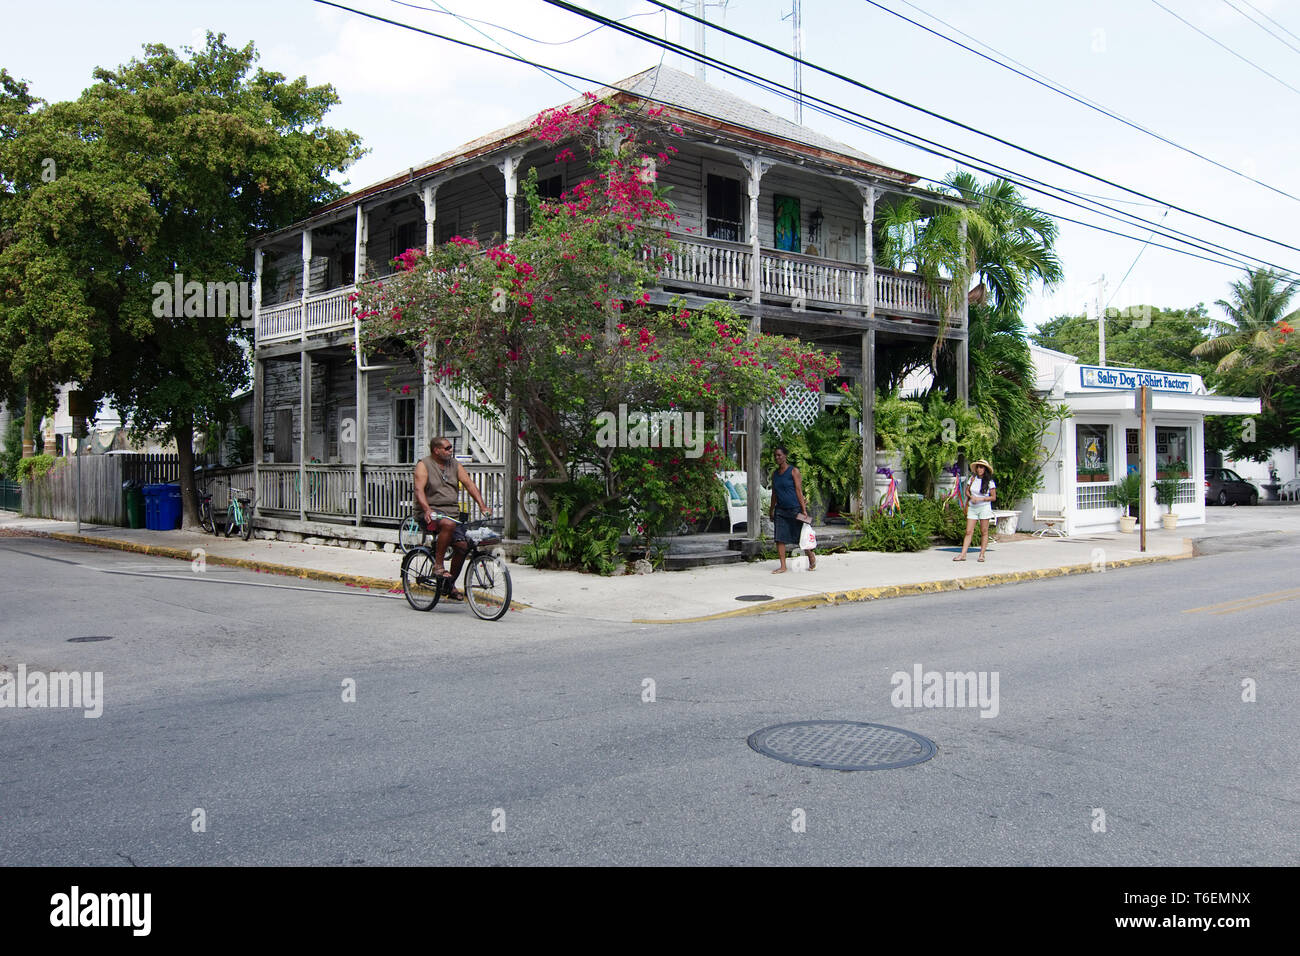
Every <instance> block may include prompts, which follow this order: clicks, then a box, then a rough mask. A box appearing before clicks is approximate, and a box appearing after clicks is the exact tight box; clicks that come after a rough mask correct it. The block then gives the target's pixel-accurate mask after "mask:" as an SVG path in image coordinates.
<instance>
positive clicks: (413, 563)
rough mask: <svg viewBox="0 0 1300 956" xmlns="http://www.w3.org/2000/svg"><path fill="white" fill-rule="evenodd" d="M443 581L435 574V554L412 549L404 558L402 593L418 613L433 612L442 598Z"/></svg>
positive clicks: (420, 549)
mask: <svg viewBox="0 0 1300 956" xmlns="http://www.w3.org/2000/svg"><path fill="white" fill-rule="evenodd" d="M441 583H442V581H441V579H440V578H438V577H437V576H436V575H435V574H434V573H433V552H432V551H430V550H429V549H428V548H419V547H417V548H412V549H411V550H410V551H408V552H406V557H404V558H402V593H403V594H405V595H406V603H407V604H409V605H411V607H413V608H415V609H416V610H417V611H432V610H433V606H434V605H435V604H437V603H438V597H439V596H440V590H441V589H440V588H439V585H440V584H441Z"/></svg>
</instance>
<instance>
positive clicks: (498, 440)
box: [436, 382, 506, 465]
mask: <svg viewBox="0 0 1300 956" xmlns="http://www.w3.org/2000/svg"><path fill="white" fill-rule="evenodd" d="M436 387H437V389H438V392H439V395H440V397H441V398H442V400H443V401H444V402H445V403H446V404H447V405H448V406H449V408H450V410H451V412H452V414H453V415H454V416H455V417H456V418H458V419H460V423H461V425H462V426H464V429H465V430H466V431H468V432H469V436H468V437H469V438H471V439H472V440H473V442H474V443H475V444H476V445H477V446H478V448H479V451H480V452H481V453H482V455H483V456H484V457H485V458H487V460H488V462H489V463H491V464H496V465H499V464H501V463H502V462H504V461H505V458H506V433H505V430H504V429H503V428H502V425H501V420H500V419H499V418H498V417H497V416H496V415H495V414H493V413H491V412H489V411H487V410H486V409H484V407H483V405H482V403H480V402H479V400H478V395H477V394H476V393H475V391H474V390H473V389H472V388H470V387H469V386H468V385H445V384H443V383H441V382H440V383H438V384H437V385H436ZM466 451H468V450H466Z"/></svg>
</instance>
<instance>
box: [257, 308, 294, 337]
mask: <svg viewBox="0 0 1300 956" xmlns="http://www.w3.org/2000/svg"><path fill="white" fill-rule="evenodd" d="M301 332H302V303H301V302H290V303H287V304H284V305H273V306H270V307H269V308H268V307H265V306H263V307H262V308H260V309H258V312H257V340H258V341H259V342H266V341H271V340H274V339H287V338H293V337H294V336H296V335H299V334H300V333H301Z"/></svg>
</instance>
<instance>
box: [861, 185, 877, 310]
mask: <svg viewBox="0 0 1300 956" xmlns="http://www.w3.org/2000/svg"><path fill="white" fill-rule="evenodd" d="M857 187H858V192H860V193H861V194H862V222H863V225H864V227H865V232H866V235H865V238H864V239H863V242H862V264H863V265H864V266H866V267H867V287H866V289H864V290H863V291H864V293H865V294H864V295H863V296H862V304H863V305H864V306H865V307H866V310H867V317H868V318H872V319H874V318H875V317H876V231H875V228H874V227H875V224H876V187H875V186H871V185H864V184H863V183H857Z"/></svg>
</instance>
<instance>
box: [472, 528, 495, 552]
mask: <svg viewBox="0 0 1300 956" xmlns="http://www.w3.org/2000/svg"><path fill="white" fill-rule="evenodd" d="M465 537H466V538H468V539H469V540H470V541H473V542H474V543H475V544H476V545H478V546H479V547H480V548H489V547H492V546H493V545H497V544H500V543H501V535H499V534H498V533H497V532H496V531H495V530H494V529H492V528H474V529H473V530H472V531H466V532H465Z"/></svg>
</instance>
